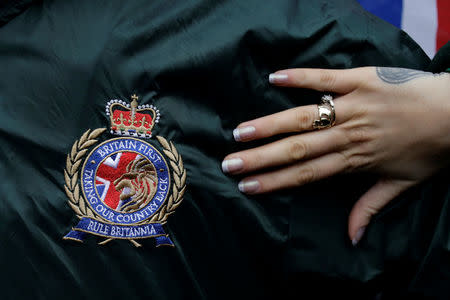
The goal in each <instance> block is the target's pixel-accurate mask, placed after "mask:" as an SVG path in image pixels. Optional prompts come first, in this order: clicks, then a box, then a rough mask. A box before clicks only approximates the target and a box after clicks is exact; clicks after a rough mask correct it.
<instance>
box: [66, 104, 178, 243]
mask: <svg viewBox="0 0 450 300" xmlns="http://www.w3.org/2000/svg"><path fill="white" fill-rule="evenodd" d="M131 98H132V102H131V104H127V103H126V102H125V101H122V100H110V101H109V102H108V103H107V105H106V115H107V116H109V118H110V123H111V126H110V131H109V132H110V134H112V135H116V136H120V137H116V138H111V139H107V140H105V141H103V142H99V140H100V138H101V137H102V135H103V134H105V132H106V128H98V129H95V130H92V131H91V130H87V131H86V132H85V133H84V134H83V135H82V136H81V137H80V139H79V140H77V141H75V143H74V144H73V146H72V150H71V152H70V153H69V154H68V155H67V162H66V168H65V170H64V177H65V186H64V187H65V191H66V194H67V196H68V197H69V201H68V203H69V205H70V207H71V208H72V209H73V210H74V211H75V213H76V215H77V217H78V218H79V219H80V221H79V223H78V224H77V225H76V226H75V227H73V228H72V230H71V231H70V232H69V233H68V234H67V235H66V236H65V237H64V239H70V240H75V241H79V242H82V241H83V240H84V239H85V238H86V234H93V235H96V236H101V237H104V238H105V239H104V240H103V241H101V242H100V243H99V244H101V245H103V244H106V243H108V242H110V241H111V240H114V239H127V240H129V241H130V242H131V243H133V244H134V245H135V246H136V247H140V246H141V244H140V243H138V242H137V241H136V240H137V239H144V238H155V240H156V246H162V245H168V246H173V242H172V241H171V239H170V238H169V235H168V234H166V233H165V231H164V228H163V225H164V224H165V223H166V222H167V218H168V216H169V215H171V214H172V213H173V212H174V211H175V209H176V208H177V207H178V206H179V205H180V204H181V201H182V200H183V194H184V191H185V187H186V170H185V168H184V166H183V160H182V158H181V156H180V154H179V153H178V151H177V149H176V148H175V146H174V144H173V143H172V142H169V141H167V140H166V139H165V138H164V137H162V136H157V137H156V139H157V140H158V142H159V146H160V147H162V151H161V152H160V151H159V150H158V149H157V147H156V146H155V145H154V144H152V143H150V141H147V140H149V139H150V138H151V137H152V132H151V130H152V129H153V126H154V125H155V124H156V123H158V122H159V119H160V112H159V110H157V109H156V107H154V106H153V105H142V106H138V103H137V100H138V97H137V96H136V95H133V96H132V97H131ZM89 151H90V152H89ZM88 152H89V153H88Z"/></svg>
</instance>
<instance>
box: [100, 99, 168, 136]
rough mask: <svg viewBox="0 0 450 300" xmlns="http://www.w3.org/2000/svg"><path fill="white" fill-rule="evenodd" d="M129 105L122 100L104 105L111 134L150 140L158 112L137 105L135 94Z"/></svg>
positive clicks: (158, 115) (157, 118)
mask: <svg viewBox="0 0 450 300" xmlns="http://www.w3.org/2000/svg"><path fill="white" fill-rule="evenodd" d="M131 99H132V101H131V103H130V104H128V103H126V102H125V101H123V100H118V99H114V100H110V101H109V102H108V103H107V104H106V115H107V116H109V120H110V123H111V126H110V130H111V133H112V134H115V135H121V136H135V137H141V138H151V137H152V128H153V126H155V124H156V123H158V122H159V119H160V113H159V110H158V109H157V108H156V107H155V106H153V105H148V104H145V105H138V102H137V100H138V99H139V97H138V96H136V94H134V95H132V96H131Z"/></svg>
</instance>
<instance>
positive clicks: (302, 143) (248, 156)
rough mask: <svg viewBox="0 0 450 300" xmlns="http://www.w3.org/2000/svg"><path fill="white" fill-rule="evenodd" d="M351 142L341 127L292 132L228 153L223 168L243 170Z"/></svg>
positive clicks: (317, 153) (308, 156)
mask: <svg viewBox="0 0 450 300" xmlns="http://www.w3.org/2000/svg"><path fill="white" fill-rule="evenodd" d="M346 144H347V142H346V138H345V135H344V134H343V132H342V130H341V129H340V128H339V127H331V128H329V129H325V130H319V131H313V132H308V133H303V134H299V135H295V136H291V137H288V138H285V139H282V140H279V141H276V142H273V143H270V144H267V145H264V146H261V147H257V148H253V149H249V150H245V151H241V152H237V153H233V154H230V155H228V156H226V157H225V159H224V161H223V162H222V170H223V171H224V172H225V173H231V174H240V173H247V172H252V171H256V170H260V169H264V168H269V167H275V166H280V165H286V164H290V163H294V162H297V161H300V160H305V159H311V158H314V157H318V156H320V155H324V154H327V153H330V152H335V151H339V150H341V149H343V148H344V146H345V145H346Z"/></svg>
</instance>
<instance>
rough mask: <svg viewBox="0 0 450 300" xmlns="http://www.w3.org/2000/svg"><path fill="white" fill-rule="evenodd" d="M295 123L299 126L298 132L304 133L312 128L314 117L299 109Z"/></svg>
mask: <svg viewBox="0 0 450 300" xmlns="http://www.w3.org/2000/svg"><path fill="white" fill-rule="evenodd" d="M295 121H296V124H297V131H303V130H306V129H310V128H311V126H312V123H313V117H312V116H311V115H310V114H308V113H306V112H305V111H302V110H301V109H297V110H296V111H295Z"/></svg>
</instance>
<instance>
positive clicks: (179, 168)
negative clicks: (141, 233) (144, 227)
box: [146, 136, 186, 224]
mask: <svg viewBox="0 0 450 300" xmlns="http://www.w3.org/2000/svg"><path fill="white" fill-rule="evenodd" d="M156 138H157V139H158V142H159V143H160V144H161V145H162V147H163V148H164V149H163V152H164V154H165V155H166V156H167V158H169V161H170V166H171V167H172V170H173V172H172V177H173V187H172V194H171V195H170V196H169V199H168V200H167V203H166V205H164V206H162V207H161V210H160V211H159V213H157V214H156V215H154V216H153V217H152V218H151V219H150V220H149V221H148V222H146V223H155V222H157V223H161V224H165V223H166V222H167V217H168V216H170V215H171V214H173V213H174V212H175V209H176V208H177V207H178V206H179V205H180V204H181V201H182V200H183V195H184V191H185V189H186V169H185V168H184V165H183V159H182V158H181V155H180V154H178V151H177V149H176V148H175V146H174V145H173V143H172V142H167V140H166V139H165V138H163V137H162V136H157V137H156Z"/></svg>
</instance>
